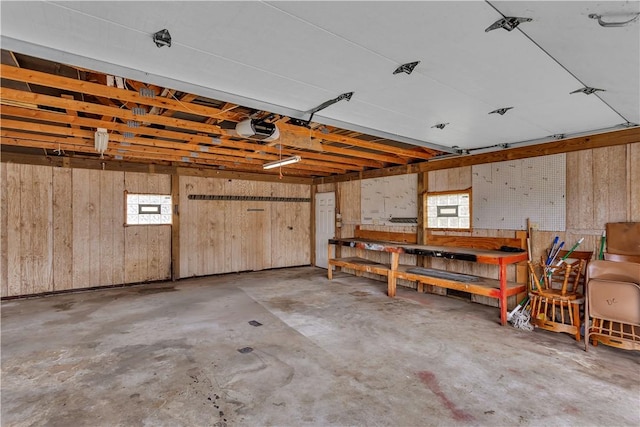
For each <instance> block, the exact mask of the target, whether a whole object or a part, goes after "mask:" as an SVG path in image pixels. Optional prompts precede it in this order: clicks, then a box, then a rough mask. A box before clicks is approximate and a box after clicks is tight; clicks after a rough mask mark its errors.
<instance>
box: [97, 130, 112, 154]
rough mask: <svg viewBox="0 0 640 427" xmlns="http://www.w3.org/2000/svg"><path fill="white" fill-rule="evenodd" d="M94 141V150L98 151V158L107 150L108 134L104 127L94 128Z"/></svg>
mask: <svg viewBox="0 0 640 427" xmlns="http://www.w3.org/2000/svg"><path fill="white" fill-rule="evenodd" d="M94 143H95V145H94V147H95V149H96V151H97V152H98V153H100V158H102V157H103V155H104V152H105V151H107V144H108V143H109V134H108V133H107V130H106V129H105V128H97V129H96V133H95V141H94Z"/></svg>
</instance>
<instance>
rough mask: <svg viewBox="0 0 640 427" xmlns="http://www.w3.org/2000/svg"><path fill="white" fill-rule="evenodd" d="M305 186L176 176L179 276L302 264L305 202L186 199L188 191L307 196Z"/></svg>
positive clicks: (305, 244) (307, 250)
mask: <svg viewBox="0 0 640 427" xmlns="http://www.w3.org/2000/svg"><path fill="white" fill-rule="evenodd" d="M310 191H311V190H310V186H309V185H303V184H284V183H271V182H259V181H245V180H232V179H217V178H201V177H192V176H181V177H180V218H181V223H180V253H181V261H180V262H181V263H180V275H181V277H192V276H202V275H208V274H220V273H230V272H238V271H247V270H262V269H267V268H276V267H289V266H295V265H307V264H309V262H310V247H309V233H310V212H311V203H308V202H263V201H255V202H252V201H223V200H189V198H188V196H189V195H190V194H210V195H228V196H262V197H304V198H308V197H310Z"/></svg>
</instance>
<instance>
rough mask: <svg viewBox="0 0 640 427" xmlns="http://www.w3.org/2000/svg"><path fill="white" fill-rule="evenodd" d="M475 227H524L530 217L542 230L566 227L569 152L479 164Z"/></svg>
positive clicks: (476, 168) (475, 172)
mask: <svg viewBox="0 0 640 427" xmlns="http://www.w3.org/2000/svg"><path fill="white" fill-rule="evenodd" d="M471 173H472V185H473V207H472V209H473V228H482V229H500V230H524V229H526V222H527V218H529V220H530V221H531V222H532V223H535V224H537V225H538V229H539V230H544V231H564V230H565V227H566V225H565V224H566V155H565V154H554V155H552V156H540V157H532V158H529V159H522V160H510V161H507V162H498V163H488V164H483V165H475V166H473V167H472V169H471Z"/></svg>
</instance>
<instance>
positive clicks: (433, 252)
mask: <svg viewBox="0 0 640 427" xmlns="http://www.w3.org/2000/svg"><path fill="white" fill-rule="evenodd" d="M333 246H347V247H350V248H354V249H357V251H358V255H363V254H364V253H365V251H376V252H386V253H388V254H389V257H390V263H389V264H381V263H377V262H373V261H370V260H368V259H366V258H362V257H361V256H359V257H351V258H333V257H332V255H333V254H332V247H333ZM328 251H329V253H328V260H329V268H328V271H327V277H328V278H329V280H331V279H332V278H333V267H334V266H335V267H343V268H350V269H353V270H355V271H356V274H358V275H359V273H361V272H367V273H374V274H379V275H382V276H386V277H387V295H389V297H394V296H395V294H396V281H397V279H405V280H409V281H415V282H417V284H418V291H420V292H421V291H422V290H423V287H424V285H425V284H426V285H432V286H438V287H442V288H447V289H454V290H457V291H462V292H469V293H471V294H475V295H481V296H485V297H490V298H497V299H498V300H499V301H500V323H501V324H502V325H505V324H506V323H507V297H509V296H511V295H517V294H519V293H522V292H525V291H526V289H527V285H526V284H521V283H513V282H507V271H506V268H507V265H509V264H515V263H518V262H520V261H525V260H527V253H526V252H501V251H496V250H487V249H476V248H465V247H456V246H424V245H415V244H407V243H397V242H391V241H383V240H380V241H376V240H372V239H363V238H343V239H329V245H328ZM400 254H410V255H421V256H430V257H436V258H445V259H457V260H461V261H470V262H477V263H481V264H493V265H497V266H498V267H499V273H498V274H499V278H498V279H497V280H496V279H489V278H486V277H476V276H470V277H471V278H473V280H469V281H465V280H458V279H457V278H455V277H453V278H452V277H445V278H443V277H434V276H431V275H428V274H423V273H422V272H410V271H409V270H410V269H412V268H416V266H408V265H399V259H400ZM432 271H433V272H437V271H438V270H434V269H432ZM440 272H443V273H447V272H444V271H442V270H440ZM449 273H450V272H449Z"/></svg>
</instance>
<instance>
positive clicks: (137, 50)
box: [1, 1, 640, 151]
mask: <svg viewBox="0 0 640 427" xmlns="http://www.w3.org/2000/svg"><path fill="white" fill-rule="evenodd" d="M1 12H2V20H1V24H2V26H1V34H2V40H1V41H2V48H4V49H8V50H15V51H18V52H21V53H25V54H28V55H33V56H38V57H42V58H45V59H49V60H54V61H58V62H63V63H69V64H72V65H77V66H83V67H86V68H90V69H95V70H97V71H103V72H108V73H111V74H116V75H120V76H123V77H127V78H132V79H137V80H141V81H144V82H148V83H154V84H158V85H162V86H167V87H172V88H175V89H178V90H182V91H186V92H191V93H196V94H200V95H203V96H208V97H211V98H216V99H220V100H223V101H229V102H235V103H240V104H242V105H245V106H249V107H253V108H258V109H264V110H268V111H272V112H276V113H280V114H285V115H289V116H291V117H297V118H303V119H307V118H308V117H309V115H308V114H305V113H304V112H305V111H307V110H309V109H311V108H313V107H316V106H318V105H320V104H322V103H323V102H325V101H327V100H329V99H332V98H335V97H337V96H338V95H340V94H342V93H345V92H351V91H353V92H354V95H353V97H352V99H351V100H350V101H348V102H347V101H340V102H338V103H336V104H334V105H332V106H330V107H328V108H326V109H325V110H322V111H321V112H318V113H316V115H315V116H314V121H317V122H320V123H325V124H332V125H337V126H340V127H344V128H347V129H353V130H358V131H362V132H365V133H370V134H373V135H378V136H381V137H388V138H391V139H396V140H399V141H404V142H409V143H413V144H416V145H423V146H433V145H435V146H437V147H438V148H442V147H447V149H445V150H446V151H451V147H454V146H457V147H461V148H467V149H477V148H480V147H486V146H492V145H499V144H513V143H519V142H525V141H531V140H539V139H549V138H550V137H551V136H552V135H557V134H565V135H573V134H578V133H589V132H597V131H600V130H603V129H608V128H613V127H617V126H620V125H622V124H624V123H626V122H631V123H634V124H637V123H640V46H639V45H640V22H638V21H636V22H633V23H631V24H629V25H628V26H625V27H618V28H604V27H601V26H600V25H598V22H597V21H596V20H594V19H590V18H589V17H588V15H589V14H590V13H598V14H601V15H603V16H604V18H603V19H605V20H607V21H622V20H627V19H630V18H632V17H633V16H634V14H635V13H638V12H640V2H638V1H629V2H609V1H604V2H585V1H566V2H563V1H553V2H539V1H511V2H483V1H465V2H456V1H446V2H435V1H421V2H417V1H416V2H398V1H389V2H375V1H374V2H371V1H369V2H367V1H357V2H346V1H342V2H334V1H331V2H324V1H321V2H312V1H288V2H254V1H245V2H239V1H234V2H164V1H163V2H148V1H145V2H133V1H130V2H75V1H74V2H59V1H51V2H39V1H33V2H6V1H3V2H2V3H1ZM501 14H502V15H505V16H519V17H529V18H532V21H531V22H525V23H522V24H521V25H520V26H519V27H518V28H517V29H515V30H514V31H511V32H508V31H506V30H503V29H497V30H494V31H490V32H485V28H487V27H488V26H489V25H491V24H492V23H493V22H494V21H496V20H498V19H500V18H502V15H501ZM163 28H167V29H168V30H169V31H170V33H171V36H172V46H171V47H170V48H169V47H162V48H158V47H156V46H155V44H154V43H153V41H152V40H151V34H153V33H154V32H156V31H158V30H161V29H163ZM411 61H420V64H419V65H418V66H417V67H416V69H415V70H414V72H413V73H412V74H411V75H407V74H404V73H401V74H397V75H393V74H392V73H393V71H394V70H395V68H396V67H398V66H399V65H400V64H402V63H405V62H411ZM585 85H587V86H591V87H596V88H601V89H605V90H606V91H605V92H598V93H596V94H592V95H585V94H583V93H577V94H573V95H570V94H569V93H570V92H572V91H574V90H576V89H580V88H582V87H583V86H585ZM502 107H513V109H512V110H509V111H508V112H507V113H506V114H505V115H503V116H501V115H498V114H491V115H490V114H488V113H489V112H490V111H492V110H495V109H498V108H502ZM438 123H449V124H448V125H447V126H446V127H445V128H444V129H442V130H440V129H436V128H432V126H433V125H435V124H438Z"/></svg>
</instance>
